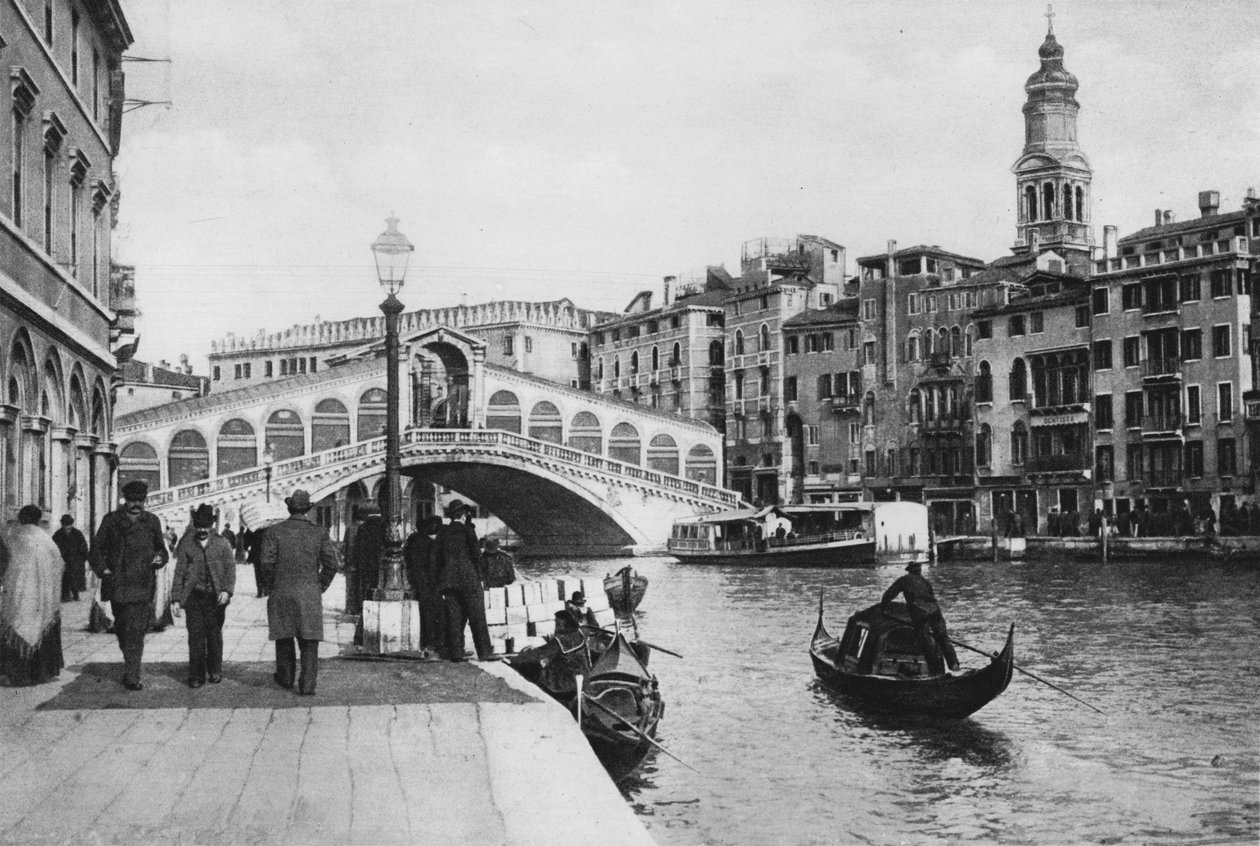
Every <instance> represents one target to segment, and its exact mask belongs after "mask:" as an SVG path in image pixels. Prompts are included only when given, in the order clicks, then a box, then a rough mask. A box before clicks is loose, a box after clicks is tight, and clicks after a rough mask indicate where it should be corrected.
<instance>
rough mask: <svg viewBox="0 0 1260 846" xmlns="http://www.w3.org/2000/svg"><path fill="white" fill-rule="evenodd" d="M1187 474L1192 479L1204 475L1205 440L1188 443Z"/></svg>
mask: <svg viewBox="0 0 1260 846" xmlns="http://www.w3.org/2000/svg"><path fill="white" fill-rule="evenodd" d="M1185 472H1186V475H1187V476H1189V477H1190V478H1192V479H1199V478H1202V477H1203V441H1190V442H1189V443H1187V444H1186V470H1185Z"/></svg>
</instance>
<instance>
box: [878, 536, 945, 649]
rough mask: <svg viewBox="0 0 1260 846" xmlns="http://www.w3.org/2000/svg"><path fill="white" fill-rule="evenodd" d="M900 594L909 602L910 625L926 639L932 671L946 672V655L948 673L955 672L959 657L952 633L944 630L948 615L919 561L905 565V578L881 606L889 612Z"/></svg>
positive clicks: (887, 591)
mask: <svg viewBox="0 0 1260 846" xmlns="http://www.w3.org/2000/svg"><path fill="white" fill-rule="evenodd" d="M898 594H901V595H902V596H904V597H905V598H906V606H907V607H909V609H910V622H911V623H913V624H914V627H915V628H916V629H917V630H918V632H919V637H921V638H922V639H923V649H924V653H925V654H926V656H927V660H928V668H929V670H930V671H931V672H932V673H933V674H940V673H944V672H945V667H944V666H943V664H942V662H941V655H942V654H944V656H945V663H947V664H948V665H949V669H950V670H951V671H956V670H957V669H958V655H957V654H956V653H955V652H954V645H953V644H952V643H951V642H950V640H949V630H948V629H946V627H945V615H943V614H942V613H941V606H940V605H939V604H937V602H936V593H935V592H934V591H933V590H932V583H931V582H929V581H928V580H927V579H925V578H923V565H922V564H920V563H919V562H918V561H912V562H911V563H909V564H907V565H906V574H905V575H904V576H902V577H901V578H899V579H897V581H895V582H893V583H892V586H891V587H890V588H888V590H886V591H884V598H883V599H881V600H880V605H882V606H884V607H885V609H887V607H888V605H889V603H891V602H892V601H893V600H894V599H896V598H897V595H898Z"/></svg>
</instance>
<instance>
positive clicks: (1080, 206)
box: [1076, 185, 1085, 223]
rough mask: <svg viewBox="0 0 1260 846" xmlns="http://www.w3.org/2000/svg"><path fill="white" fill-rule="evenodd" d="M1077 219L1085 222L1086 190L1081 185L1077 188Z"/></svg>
mask: <svg viewBox="0 0 1260 846" xmlns="http://www.w3.org/2000/svg"><path fill="white" fill-rule="evenodd" d="M1076 219H1077V221H1079V222H1081V223H1084V222H1085V189H1084V188H1083V187H1081V186H1080V185H1077V186H1076Z"/></svg>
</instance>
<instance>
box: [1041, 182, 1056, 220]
mask: <svg viewBox="0 0 1260 846" xmlns="http://www.w3.org/2000/svg"><path fill="white" fill-rule="evenodd" d="M1041 205H1042V215H1041V219H1042V220H1054V185H1053V184H1051V183H1049V182H1047V183H1046V184H1045V185H1043V186H1041Z"/></svg>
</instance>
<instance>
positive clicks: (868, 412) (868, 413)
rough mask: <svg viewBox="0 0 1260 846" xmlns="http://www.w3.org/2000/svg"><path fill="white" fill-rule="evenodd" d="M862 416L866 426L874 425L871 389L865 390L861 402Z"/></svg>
mask: <svg viewBox="0 0 1260 846" xmlns="http://www.w3.org/2000/svg"><path fill="white" fill-rule="evenodd" d="M862 418H863V421H864V422H865V423H866V425H867V426H873V425H875V394H874V393H873V392H871V391H867V393H866V399H865V400H863V402H862Z"/></svg>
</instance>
